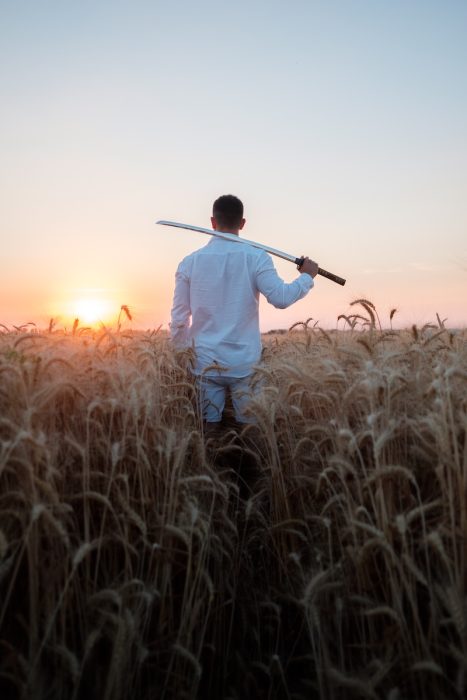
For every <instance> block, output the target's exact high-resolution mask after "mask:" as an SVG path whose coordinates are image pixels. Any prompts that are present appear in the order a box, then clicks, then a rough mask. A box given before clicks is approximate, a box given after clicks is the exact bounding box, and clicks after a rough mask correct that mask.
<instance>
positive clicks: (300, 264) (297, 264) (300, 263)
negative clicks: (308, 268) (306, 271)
mask: <svg viewBox="0 0 467 700" xmlns="http://www.w3.org/2000/svg"><path fill="white" fill-rule="evenodd" d="M304 262H305V258H295V264H296V266H297V267H298V269H300V268H301V266H302V265H303V263H304Z"/></svg>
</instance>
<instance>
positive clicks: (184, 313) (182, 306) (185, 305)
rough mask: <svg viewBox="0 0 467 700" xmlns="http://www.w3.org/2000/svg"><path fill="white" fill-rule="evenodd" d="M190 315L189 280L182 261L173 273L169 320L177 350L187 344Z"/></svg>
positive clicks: (171, 335) (171, 334)
mask: <svg viewBox="0 0 467 700" xmlns="http://www.w3.org/2000/svg"><path fill="white" fill-rule="evenodd" d="M190 316H191V308H190V280H189V277H188V275H187V273H186V271H185V269H184V265H183V261H182V262H181V263H180V265H179V266H178V269H177V272H176V273H175V291H174V298H173V304H172V313H171V321H170V337H171V339H172V342H173V344H174V345H175V347H176V348H177V349H178V350H181V349H183V348H185V347H187V345H188V329H189V327H190Z"/></svg>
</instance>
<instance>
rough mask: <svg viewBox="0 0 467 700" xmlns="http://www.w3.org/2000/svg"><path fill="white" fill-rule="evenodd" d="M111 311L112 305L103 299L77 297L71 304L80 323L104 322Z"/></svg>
mask: <svg viewBox="0 0 467 700" xmlns="http://www.w3.org/2000/svg"><path fill="white" fill-rule="evenodd" d="M112 311H113V309H112V305H111V304H110V302H109V301H107V300H105V299H78V300H77V301H76V302H75V303H74V305H73V314H74V316H75V318H78V319H79V321H80V323H81V324H89V325H93V324H95V323H99V322H100V321H101V322H102V323H106V322H107V321H108V320H109V317H110V316H111V314H112Z"/></svg>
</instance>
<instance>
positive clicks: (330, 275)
mask: <svg viewBox="0 0 467 700" xmlns="http://www.w3.org/2000/svg"><path fill="white" fill-rule="evenodd" d="M156 224H161V225H162V226H174V227H175V228H186V229H188V230H189V231H198V232H199V233H207V234H208V236H216V237H217V238H222V239H223V240H224V241H233V242H234V243H246V244H247V245H251V246H253V248H260V250H265V251H266V253H270V254H271V255H276V256H277V257H278V258H282V259H283V260H288V261H289V262H293V263H295V265H298V267H301V265H303V262H304V258H296V257H295V256H294V255H289V254H288V253H284V252H283V251H282V250H277V249H276V248H271V247H270V246H268V245H264V243H257V242H256V241H249V240H248V239H246V238H241V237H240V236H237V235H235V234H234V233H224V231H216V230H215V229H211V228H202V227H201V226H192V225H191V224H179V223H178V222H177V221H156ZM318 275H321V276H322V277H327V278H328V280H332V281H333V282H336V283H337V284H341V285H344V284H345V280H344V279H342V277H338V276H337V275H334V274H333V273H332V272H328V271H327V270H323V268H322V267H318Z"/></svg>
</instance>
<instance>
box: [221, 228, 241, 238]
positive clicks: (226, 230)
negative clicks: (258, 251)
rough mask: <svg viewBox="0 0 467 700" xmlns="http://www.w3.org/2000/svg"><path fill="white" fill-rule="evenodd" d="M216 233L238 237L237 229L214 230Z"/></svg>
mask: <svg viewBox="0 0 467 700" xmlns="http://www.w3.org/2000/svg"><path fill="white" fill-rule="evenodd" d="M216 231H219V233H230V234H232V235H233V236H238V235H239V233H238V232H239V229H238V228H236V229H231V228H219V227H218V228H216Z"/></svg>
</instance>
